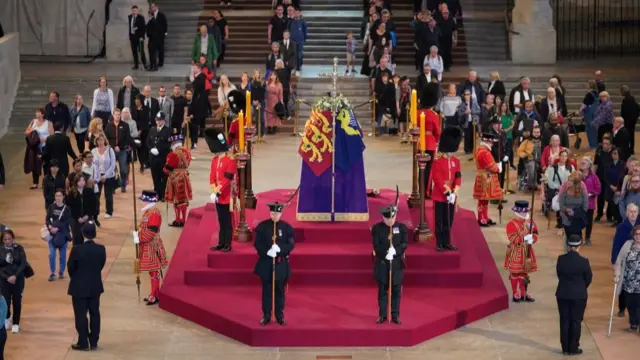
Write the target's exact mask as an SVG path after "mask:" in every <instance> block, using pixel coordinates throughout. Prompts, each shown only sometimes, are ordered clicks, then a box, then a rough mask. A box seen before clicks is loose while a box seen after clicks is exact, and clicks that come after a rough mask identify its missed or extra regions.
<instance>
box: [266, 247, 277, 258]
mask: <svg viewBox="0 0 640 360" xmlns="http://www.w3.org/2000/svg"><path fill="white" fill-rule="evenodd" d="M267 256H269V257H272V258H274V257H276V256H278V253H277V252H276V251H275V250H274V249H273V248H271V249H270V250H269V251H267Z"/></svg>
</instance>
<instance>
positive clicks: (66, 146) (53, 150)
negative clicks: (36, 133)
mask: <svg viewBox="0 0 640 360" xmlns="http://www.w3.org/2000/svg"><path fill="white" fill-rule="evenodd" d="M67 155H68V156H70V157H71V158H72V159H73V160H75V159H77V158H78V157H77V156H76V153H75V152H73V147H72V146H71V140H69V137H68V136H67V135H66V134H63V133H61V132H56V133H54V134H53V135H51V136H49V137H48V138H47V141H46V143H45V147H44V159H45V169H44V170H45V171H44V172H45V174H48V173H49V163H50V162H51V160H53V159H56V160H58V165H59V168H60V173H62V174H63V175H64V176H67V175H69V160H68V159H67Z"/></svg>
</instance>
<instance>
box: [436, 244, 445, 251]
mask: <svg viewBox="0 0 640 360" xmlns="http://www.w3.org/2000/svg"><path fill="white" fill-rule="evenodd" d="M436 251H444V247H442V246H440V245H438V246H436Z"/></svg>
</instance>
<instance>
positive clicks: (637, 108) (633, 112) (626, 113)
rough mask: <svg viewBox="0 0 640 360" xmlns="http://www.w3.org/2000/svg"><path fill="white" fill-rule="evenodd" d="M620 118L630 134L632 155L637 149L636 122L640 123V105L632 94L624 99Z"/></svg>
mask: <svg viewBox="0 0 640 360" xmlns="http://www.w3.org/2000/svg"><path fill="white" fill-rule="evenodd" d="M620 116H621V117H622V118H623V119H624V127H625V128H626V129H627V131H628V132H629V145H630V146H629V147H630V149H631V152H630V153H631V154H633V153H634V150H633V149H635V144H636V142H635V137H636V135H635V132H636V122H637V121H638V117H640V105H638V102H637V101H636V98H634V97H633V96H632V95H631V94H629V93H627V94H626V95H625V96H624V97H623V98H622V104H621V106H620Z"/></svg>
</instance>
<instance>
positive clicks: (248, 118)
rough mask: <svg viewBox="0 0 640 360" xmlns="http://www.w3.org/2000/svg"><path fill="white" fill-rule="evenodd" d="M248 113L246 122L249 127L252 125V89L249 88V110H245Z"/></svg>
mask: <svg viewBox="0 0 640 360" xmlns="http://www.w3.org/2000/svg"><path fill="white" fill-rule="evenodd" d="M244 113H245V114H247V118H246V123H247V127H251V91H248V90H247V111H245V112H244Z"/></svg>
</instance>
